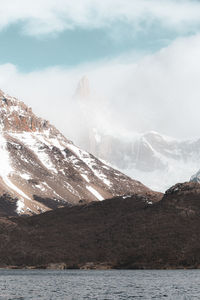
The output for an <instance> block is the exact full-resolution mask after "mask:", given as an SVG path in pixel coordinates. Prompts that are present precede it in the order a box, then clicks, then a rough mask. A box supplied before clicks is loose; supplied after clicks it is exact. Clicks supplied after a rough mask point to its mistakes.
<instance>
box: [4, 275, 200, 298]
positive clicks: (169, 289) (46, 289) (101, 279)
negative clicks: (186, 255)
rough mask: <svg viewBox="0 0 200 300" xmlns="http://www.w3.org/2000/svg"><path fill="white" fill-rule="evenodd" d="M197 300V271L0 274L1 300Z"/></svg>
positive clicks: (199, 289) (199, 291) (199, 287)
mask: <svg viewBox="0 0 200 300" xmlns="http://www.w3.org/2000/svg"><path fill="white" fill-rule="evenodd" d="M199 298H200V270H131V271H125V270H107V271H100V270H99V271H96V270H64V271H55V270H0V300H1V299H6V300H8V299H15V300H17V299H20V300H22V299H35V300H38V299H48V300H50V299H61V300H62V299H66V300H79V299H91V300H95V299H100V300H111V299H112V300H117V299H124V300H125V299H176V300H178V299H199Z"/></svg>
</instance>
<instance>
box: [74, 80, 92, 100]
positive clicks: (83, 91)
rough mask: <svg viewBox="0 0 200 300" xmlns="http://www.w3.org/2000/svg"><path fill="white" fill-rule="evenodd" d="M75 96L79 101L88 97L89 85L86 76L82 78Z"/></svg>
mask: <svg viewBox="0 0 200 300" xmlns="http://www.w3.org/2000/svg"><path fill="white" fill-rule="evenodd" d="M75 96H76V97H77V98H81V99H84V98H85V99H87V98H89V96H90V84H89V79H88V78H87V76H83V77H82V78H81V79H80V81H79V83H78V86H77V89H76V93H75Z"/></svg>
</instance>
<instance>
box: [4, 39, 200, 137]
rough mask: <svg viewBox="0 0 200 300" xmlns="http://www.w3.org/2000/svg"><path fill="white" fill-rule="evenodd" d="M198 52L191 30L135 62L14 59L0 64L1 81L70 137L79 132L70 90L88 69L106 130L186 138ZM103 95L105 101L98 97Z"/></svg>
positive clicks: (197, 93)
mask: <svg viewBox="0 0 200 300" xmlns="http://www.w3.org/2000/svg"><path fill="white" fill-rule="evenodd" d="M199 53H200V36H199V35H196V36H193V37H190V38H184V39H178V40H176V41H175V42H174V43H173V44H171V45H170V46H169V47H167V48H165V49H162V50H161V51H159V52H158V53H155V54H153V55H148V56H145V57H143V58H140V59H139V60H138V61H137V62H135V61H134V60H133V62H131V58H130V57H129V59H128V60H127V61H126V60H124V58H118V59H116V60H115V61H109V62H108V61H107V62H106V61H102V62H99V63H98V64H90V65H82V66H79V67H76V68H74V69H62V68H51V69H46V70H40V71H35V72H31V73H28V74H25V73H21V72H19V71H18V70H17V69H16V67H15V66H13V65H10V64H7V65H1V66H0V87H1V88H2V89H4V90H5V91H6V92H8V93H9V94H11V95H13V96H16V97H19V98H21V99H22V100H23V101H24V102H26V103H27V104H28V105H30V106H32V107H33V110H34V111H35V112H36V113H37V114H39V115H40V116H43V117H44V118H47V119H49V120H51V122H52V123H54V124H55V125H56V126H58V128H59V129H61V130H62V131H63V132H64V133H65V134H66V135H67V136H71V137H72V136H74V135H78V134H79V133H80V132H81V128H80V124H79V123H78V116H79V113H78V106H77V105H76V104H75V99H72V95H73V94H74V91H75V89H76V85H77V82H78V80H79V79H80V77H81V76H82V75H84V74H87V75H88V77H89V79H90V83H91V86H92V88H93V90H95V91H96V94H99V95H101V96H100V97H99V103H98V105H97V106H96V112H95V118H96V119H97V120H99V119H101V118H102V120H103V122H102V123H103V124H104V125H105V126H107V127H108V129H109V130H114V131H116V132H118V131H119V130H128V131H130V132H133V131H147V130H156V131H159V132H163V133H165V134H168V135H171V136H175V137H179V138H183V137H184V138H191V137H195V136H199V123H200V122H199V111H200V87H199V86H200V85H199V78H200V55H199ZM103 98H104V99H105V98H106V99H107V101H108V102H107V103H105V101H102V100H100V99H103ZM105 108H106V109H105ZM105 110H106V111H107V114H105ZM99 122H100V121H99Z"/></svg>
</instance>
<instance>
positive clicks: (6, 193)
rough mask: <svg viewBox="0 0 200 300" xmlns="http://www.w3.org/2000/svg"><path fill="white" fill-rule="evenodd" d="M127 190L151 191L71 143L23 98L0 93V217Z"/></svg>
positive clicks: (95, 198)
mask: <svg viewBox="0 0 200 300" xmlns="http://www.w3.org/2000/svg"><path fill="white" fill-rule="evenodd" d="M129 193H139V194H145V193H151V190H149V189H148V188H147V187H145V186H144V185H142V184H141V183H140V182H138V181H135V180H132V179H131V178H129V177H128V176H125V175H124V174H122V173H120V172H118V171H117V170H115V169H113V168H111V167H109V166H107V165H106V164H104V163H103V162H102V161H100V160H98V159H97V158H95V157H94V156H93V155H91V154H89V153H87V152H86V151H83V150H81V149H80V148H78V147H76V146H75V145H74V144H73V143H72V142H71V141H70V140H68V139H66V138H65V137H64V136H63V135H62V134H61V133H60V132H59V131H58V130H57V129H56V128H55V127H54V126H52V125H51V124H49V122H48V121H46V120H43V119H41V118H38V117H37V116H35V115H34V114H33V113H32V110H31V109H30V108H28V107H27V106H26V105H25V104H24V103H23V102H21V101H19V100H17V99H15V98H12V97H9V96H7V95H5V94H4V93H3V92H2V91H1V92H0V196H1V197H3V198H2V199H5V201H4V202H5V203H4V202H2V203H4V204H5V205H4V204H2V205H1V204H0V214H1V215H5V214H10V215H15V214H16V212H17V213H18V214H35V213H40V212H44V211H46V210H49V209H54V208H57V207H60V206H65V205H73V204H79V203H84V202H86V203H87V202H90V201H94V200H96V201H99V200H103V199H105V198H110V197H113V196H116V195H123V194H129ZM2 201H3V200H2ZM9 203H10V210H9V205H8V204H9Z"/></svg>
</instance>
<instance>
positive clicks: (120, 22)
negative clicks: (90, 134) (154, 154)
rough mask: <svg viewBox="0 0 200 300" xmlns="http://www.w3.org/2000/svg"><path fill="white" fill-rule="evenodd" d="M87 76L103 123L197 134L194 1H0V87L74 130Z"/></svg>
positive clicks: (198, 58) (199, 67)
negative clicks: (79, 92) (77, 93)
mask: <svg viewBox="0 0 200 300" xmlns="http://www.w3.org/2000/svg"><path fill="white" fill-rule="evenodd" d="M85 75H86V76H87V77H88V79H89V82H90V87H91V90H92V91H93V93H94V95H98V97H96V99H98V102H99V103H98V105H97V107H96V110H98V117H99V119H100V118H101V117H102V118H103V120H104V119H105V118H107V119H106V120H104V121H105V122H104V121H103V123H104V125H105V124H106V126H107V127H108V130H110V131H113V132H114V131H115V132H119V131H120V132H122V133H123V132H124V133H125V132H130V133H131V132H146V131H150V130H154V131H158V132H160V133H163V134H166V135H169V136H172V137H175V138H179V139H191V138H196V137H199V125H200V124H199V123H200V121H199V110H200V1H199V0H198V1H197V0H102V1H99V0H98V1H97V0H73V1H71V0H34V1H30V0H15V1H12V0H7V1H4V2H3V3H1V6H0V88H1V89H2V90H4V91H5V92H7V93H8V94H10V95H12V96H15V97H18V98H19V99H21V100H23V101H24V102H25V103H26V104H28V105H29V106H31V107H32V108H33V111H34V112H36V113H37V114H39V115H40V116H41V117H44V118H46V119H49V120H50V121H51V123H53V124H55V125H56V126H57V127H58V128H59V129H60V130H61V131H62V132H64V133H65V134H66V135H70V130H71V131H73V129H72V128H73V127H74V126H76V118H75V115H76V109H75V106H74V103H73V101H75V100H74V97H73V95H74V93H75V90H76V87H77V84H78V82H79V80H80V78H82V76H85ZM105 108H106V110H107V112H108V113H107V114H105ZM101 112H102V115H101ZM76 132H78V128H77V131H76Z"/></svg>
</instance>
